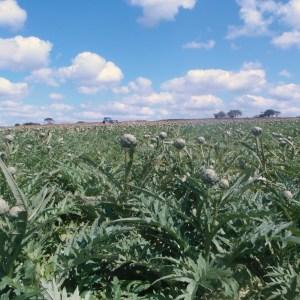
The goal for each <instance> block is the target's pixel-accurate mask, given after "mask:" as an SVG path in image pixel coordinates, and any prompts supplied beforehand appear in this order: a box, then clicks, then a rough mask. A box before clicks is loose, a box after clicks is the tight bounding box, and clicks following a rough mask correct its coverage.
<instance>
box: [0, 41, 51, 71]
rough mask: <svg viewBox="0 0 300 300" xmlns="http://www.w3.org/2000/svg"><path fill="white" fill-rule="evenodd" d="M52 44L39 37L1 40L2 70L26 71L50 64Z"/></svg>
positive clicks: (0, 61)
mask: <svg viewBox="0 0 300 300" xmlns="http://www.w3.org/2000/svg"><path fill="white" fill-rule="evenodd" d="M51 49H52V44H51V43H50V42H48V41H43V40H41V39H39V38H37V37H33V36H31V37H23V36H16V37H14V38H9V39H0V69H5V70H12V71H26V70H33V69H38V68H41V67H44V66H46V65H47V64H48V61H49V54H50V52H51Z"/></svg>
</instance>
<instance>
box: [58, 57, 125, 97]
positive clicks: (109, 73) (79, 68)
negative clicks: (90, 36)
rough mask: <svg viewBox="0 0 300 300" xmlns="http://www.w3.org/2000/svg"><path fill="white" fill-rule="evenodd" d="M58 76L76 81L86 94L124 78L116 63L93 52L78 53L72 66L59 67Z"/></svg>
mask: <svg viewBox="0 0 300 300" xmlns="http://www.w3.org/2000/svg"><path fill="white" fill-rule="evenodd" d="M58 76H59V78H60V79H61V80H63V81H66V80H72V81H74V82H76V84H77V85H78V89H79V91H80V92H81V93H84V94H95V93H97V92H98V91H99V90H100V89H102V88H105V87H109V86H113V85H114V84H116V83H118V82H120V81H121V80H122V79H123V73H122V70H121V69H120V68H119V67H118V66H117V65H116V64H114V63H113V62H111V61H107V60H106V59H105V58H103V57H101V56H100V55H98V54H96V53H92V52H83V53H80V54H78V55H77V56H76V57H75V58H74V59H73V61H72V64H71V65H70V66H67V67H63V68H60V69H58Z"/></svg>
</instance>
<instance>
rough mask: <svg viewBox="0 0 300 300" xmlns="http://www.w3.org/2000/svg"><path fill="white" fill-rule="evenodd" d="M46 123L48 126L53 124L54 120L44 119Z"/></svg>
mask: <svg viewBox="0 0 300 300" xmlns="http://www.w3.org/2000/svg"><path fill="white" fill-rule="evenodd" d="M44 122H46V123H47V124H48V125H50V124H53V123H54V120H53V119H52V118H46V119H44Z"/></svg>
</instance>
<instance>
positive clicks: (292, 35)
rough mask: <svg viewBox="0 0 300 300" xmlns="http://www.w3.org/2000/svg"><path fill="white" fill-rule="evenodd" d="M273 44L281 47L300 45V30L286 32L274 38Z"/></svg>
mask: <svg viewBox="0 0 300 300" xmlns="http://www.w3.org/2000/svg"><path fill="white" fill-rule="evenodd" d="M272 44H273V45H275V46H276V47H278V48H281V49H288V48H291V47H300V31H289V32H284V33H282V34H281V35H279V36H276V37H274V38H273V39H272Z"/></svg>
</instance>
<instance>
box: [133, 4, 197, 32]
mask: <svg viewBox="0 0 300 300" xmlns="http://www.w3.org/2000/svg"><path fill="white" fill-rule="evenodd" d="M196 2H197V0H129V3H130V4H131V5H135V6H140V7H142V9H143V16H142V17H140V18H139V19H138V21H139V22H140V23H142V24H144V25H146V26H154V25H156V24H158V23H160V22H161V21H171V20H174V19H175V17H176V15H177V14H178V12H179V10H180V9H193V8H194V6H195V5H196Z"/></svg>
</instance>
